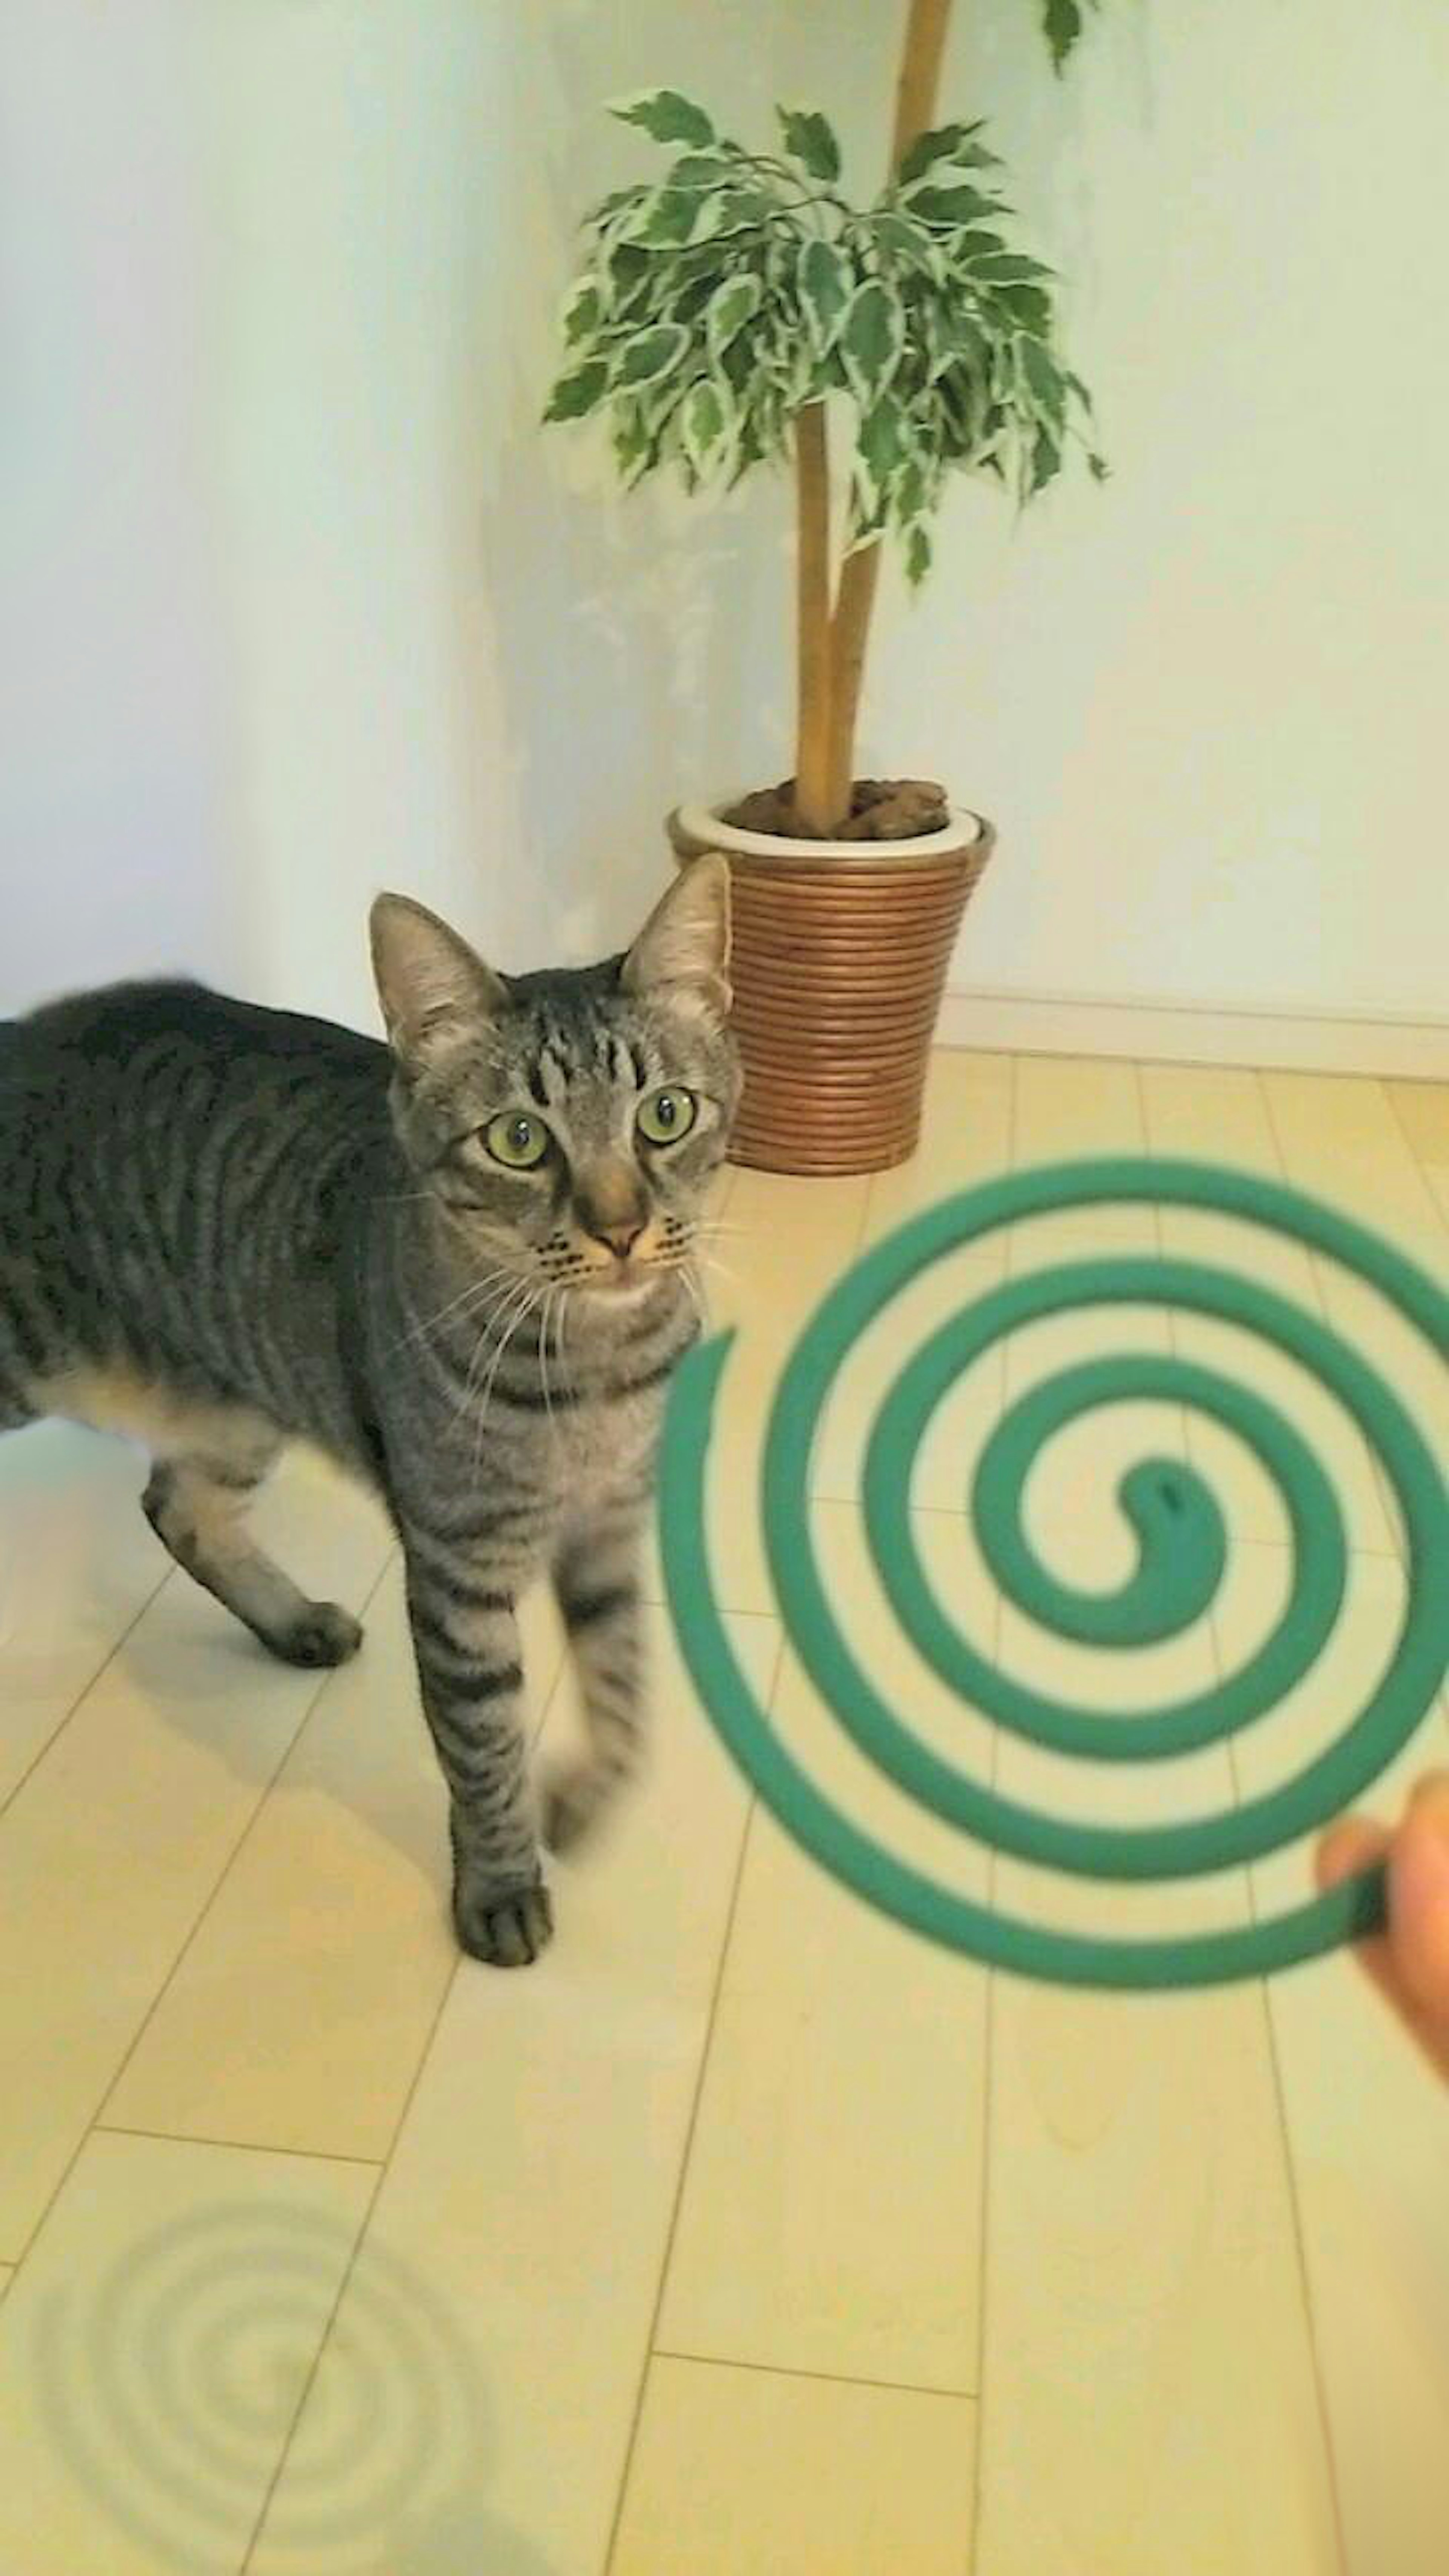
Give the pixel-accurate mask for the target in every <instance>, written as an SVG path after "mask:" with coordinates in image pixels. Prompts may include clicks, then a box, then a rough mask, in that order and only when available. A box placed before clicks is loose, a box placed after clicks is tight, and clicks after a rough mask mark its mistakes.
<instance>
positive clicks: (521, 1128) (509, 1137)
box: [483, 1109, 550, 1172]
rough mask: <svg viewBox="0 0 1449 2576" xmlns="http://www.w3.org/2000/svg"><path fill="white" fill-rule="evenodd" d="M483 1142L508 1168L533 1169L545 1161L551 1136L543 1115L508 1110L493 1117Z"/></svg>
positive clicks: (484, 1131)
mask: <svg viewBox="0 0 1449 2576" xmlns="http://www.w3.org/2000/svg"><path fill="white" fill-rule="evenodd" d="M483 1142H484V1144H485V1145H486V1146H487V1148H488V1151H489V1153H490V1154H491V1155H492V1157H493V1160H494V1162H495V1163H501V1164H502V1165H503V1167H504V1169H505V1171H509V1172H531V1171H533V1170H534V1169H535V1167H536V1165H538V1164H539V1163H541V1162H542V1161H543V1158H544V1156H545V1154H546V1153H547V1152H548V1148H549V1142H550V1139H549V1132H548V1129H547V1128H546V1127H545V1125H544V1123H543V1120H542V1119H541V1118H530V1117H529V1115H528V1112H527V1111H526V1110H524V1109H505V1110H504V1111H503V1113H502V1115H501V1117H498V1118H493V1119H490V1120H489V1123H488V1125H487V1126H486V1127H485V1128H484V1130H483Z"/></svg>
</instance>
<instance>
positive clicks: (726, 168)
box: [669, 152, 740, 188]
mask: <svg viewBox="0 0 1449 2576" xmlns="http://www.w3.org/2000/svg"><path fill="white" fill-rule="evenodd" d="M739 174H740V159H739V155H738V154H737V153H733V152H682V153H681V154H680V156H679V159H678V160H677V161H676V162H675V164H674V167H673V169H672V170H671V171H670V173H669V185H670V187H671V188H726V187H728V186H729V184H730V181H731V180H732V179H737V178H738V177H739Z"/></svg>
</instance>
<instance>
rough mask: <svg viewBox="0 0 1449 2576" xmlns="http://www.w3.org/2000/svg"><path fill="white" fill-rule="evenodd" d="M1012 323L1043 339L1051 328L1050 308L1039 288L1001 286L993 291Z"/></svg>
mask: <svg viewBox="0 0 1449 2576" xmlns="http://www.w3.org/2000/svg"><path fill="white" fill-rule="evenodd" d="M993 291H994V292H995V294H996V297H997V301H998V302H999V303H1001V304H1003V305H1004V306H1005V308H1006V310H1007V312H1008V313H1009V314H1010V315H1011V318H1012V320H1013V322H1019V323H1020V324H1021V327H1022V329H1023V330H1024V331H1034V332H1035V333H1036V335H1037V337H1038V339H1044V338H1045V337H1046V335H1047V333H1048V332H1049V331H1050V329H1051V327H1052V308H1051V305H1050V304H1049V302H1048V301H1047V298H1046V297H1045V296H1044V295H1043V293H1042V291H1041V288H1040V287H1039V286H1002V287H998V288H996V289H994V290H993Z"/></svg>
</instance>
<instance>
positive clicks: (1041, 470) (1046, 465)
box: [1027, 429, 1062, 499]
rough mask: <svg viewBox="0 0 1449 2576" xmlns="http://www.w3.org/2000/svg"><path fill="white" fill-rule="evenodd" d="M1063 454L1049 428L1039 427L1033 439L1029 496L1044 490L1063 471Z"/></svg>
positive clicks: (1028, 482) (1028, 479) (1029, 497)
mask: <svg viewBox="0 0 1449 2576" xmlns="http://www.w3.org/2000/svg"><path fill="white" fill-rule="evenodd" d="M1061 466H1062V454H1061V449H1060V448H1059V447H1058V445H1057V443H1056V440H1055V439H1054V438H1053V437H1052V435H1051V433H1050V431H1049V430H1045V429H1039V430H1038V431H1037V434H1036V437H1035V438H1034V439H1033V441H1032V449H1031V463H1030V467H1029V471H1028V477H1027V498H1028V499H1031V498H1032V496H1033V495H1034V494H1035V493H1037V492H1044V491H1045V490H1046V487H1047V485H1048V483H1051V482H1053V481H1054V480H1055V478H1056V476H1057V475H1058V474H1059V473H1060V472H1061Z"/></svg>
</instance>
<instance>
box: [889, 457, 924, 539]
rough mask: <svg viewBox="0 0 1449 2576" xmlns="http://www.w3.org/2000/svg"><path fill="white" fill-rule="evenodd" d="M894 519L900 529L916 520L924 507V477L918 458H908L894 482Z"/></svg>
mask: <svg viewBox="0 0 1449 2576" xmlns="http://www.w3.org/2000/svg"><path fill="white" fill-rule="evenodd" d="M894 498H895V510H896V517H897V519H898V521H899V522H900V525H901V526H902V527H906V526H908V525H909V523H910V521H911V520H912V519H918V518H919V517H920V515H921V513H922V511H923V510H924V509H925V507H926V500H927V493H926V477H925V472H924V469H923V467H922V465H921V463H920V460H919V458H917V457H914V456H908V457H907V459H906V462H905V464H904V465H903V466H902V467H901V470H900V472H899V474H898V475H897V476H896V482H895V495H894Z"/></svg>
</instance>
